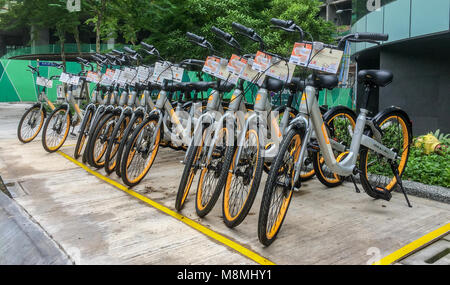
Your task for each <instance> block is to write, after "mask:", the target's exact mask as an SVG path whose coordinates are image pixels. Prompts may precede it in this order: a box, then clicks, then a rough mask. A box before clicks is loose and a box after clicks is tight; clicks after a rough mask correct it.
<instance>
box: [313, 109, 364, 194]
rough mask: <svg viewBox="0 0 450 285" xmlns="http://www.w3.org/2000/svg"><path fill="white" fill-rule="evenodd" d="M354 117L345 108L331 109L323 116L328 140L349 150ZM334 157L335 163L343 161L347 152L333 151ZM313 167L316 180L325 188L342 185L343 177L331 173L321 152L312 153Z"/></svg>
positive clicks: (352, 113) (353, 114)
mask: <svg viewBox="0 0 450 285" xmlns="http://www.w3.org/2000/svg"><path fill="white" fill-rule="evenodd" d="M355 122H356V115H355V113H354V112H353V111H351V110H350V109H347V108H340V107H339V108H335V109H331V110H330V111H329V112H327V113H326V114H325V115H324V123H325V126H327V130H328V134H329V138H330V140H334V141H336V142H339V143H341V144H343V145H345V146H346V148H347V149H348V148H350V144H351V142H352V135H351V133H350V130H349V128H351V129H352V130H354V129H355V124H356V123H355ZM333 152H334V157H336V158H337V159H336V160H337V161H338V162H339V161H341V160H343V159H344V158H345V157H346V155H347V154H348V152H347V151H344V152H340V151H338V150H333ZM313 166H314V170H315V172H316V176H317V179H319V181H320V182H321V183H322V184H323V185H325V186H327V187H336V186H339V185H341V184H342V182H343V181H344V179H343V177H342V176H340V175H337V174H336V173H333V172H332V171H331V170H330V169H329V168H328V166H327V165H326V164H325V160H324V158H323V156H322V152H321V150H318V151H316V152H314V153H313Z"/></svg>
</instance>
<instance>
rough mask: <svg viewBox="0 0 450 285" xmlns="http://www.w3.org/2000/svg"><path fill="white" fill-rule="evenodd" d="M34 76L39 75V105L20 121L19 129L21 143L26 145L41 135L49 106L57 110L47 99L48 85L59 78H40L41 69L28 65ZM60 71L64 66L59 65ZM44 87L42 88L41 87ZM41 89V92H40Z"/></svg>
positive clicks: (27, 112) (30, 109)
mask: <svg viewBox="0 0 450 285" xmlns="http://www.w3.org/2000/svg"><path fill="white" fill-rule="evenodd" d="M28 68H30V71H31V73H32V74H37V83H39V84H36V85H37V86H38V94H39V95H38V103H36V104H34V105H33V106H31V108H29V109H28V110H27V111H26V112H25V113H24V114H23V115H22V118H21V119H20V121H19V125H18V127H17V137H18V139H19V141H21V142H22V143H24V144H26V143H29V142H31V141H33V140H34V139H35V138H36V137H37V136H38V134H39V133H40V131H41V129H42V126H43V125H44V121H45V118H47V109H46V106H48V107H49V108H50V109H51V110H52V111H53V110H54V109H55V108H56V107H55V105H54V104H53V103H52V102H51V101H50V100H49V99H48V97H47V92H46V90H47V86H48V85H47V83H48V82H52V81H53V80H54V79H56V78H58V76H52V77H50V79H49V80H46V79H45V78H43V77H41V76H40V73H39V67H33V66H31V65H28ZM57 68H58V69H61V68H63V65H62V64H60V65H57ZM41 85H42V86H41ZM40 88H41V90H39V89H40Z"/></svg>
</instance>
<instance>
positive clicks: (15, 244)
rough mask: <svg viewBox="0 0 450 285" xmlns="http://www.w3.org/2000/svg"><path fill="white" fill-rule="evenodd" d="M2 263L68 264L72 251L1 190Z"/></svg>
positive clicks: (0, 256) (0, 245)
mask: <svg viewBox="0 0 450 285" xmlns="http://www.w3.org/2000/svg"><path fill="white" fill-rule="evenodd" d="M0 233H1V234H0V265H5V264H8V265H52V264H55V265H68V264H72V261H71V260H70V259H69V257H68V255H67V254H66V253H65V252H64V251H63V250H62V249H61V248H59V246H58V245H57V243H55V242H54V241H53V239H52V238H51V237H49V236H48V235H47V233H45V231H44V230H43V229H42V228H41V227H40V226H39V225H38V224H37V223H35V222H34V221H33V220H32V219H31V218H30V217H29V216H28V214H27V213H26V212H25V211H24V210H23V209H21V208H20V207H19V206H18V205H17V204H16V203H15V201H14V200H12V199H10V198H9V197H8V196H6V195H5V194H4V193H3V192H0Z"/></svg>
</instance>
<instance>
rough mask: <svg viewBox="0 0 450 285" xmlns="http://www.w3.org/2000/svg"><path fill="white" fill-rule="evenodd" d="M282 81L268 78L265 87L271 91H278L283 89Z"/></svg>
mask: <svg viewBox="0 0 450 285" xmlns="http://www.w3.org/2000/svg"><path fill="white" fill-rule="evenodd" d="M283 85H284V82H283V81H281V80H278V79H275V78H270V77H269V78H268V79H267V81H266V89H267V90H269V91H272V92H275V93H277V92H280V91H281V89H283Z"/></svg>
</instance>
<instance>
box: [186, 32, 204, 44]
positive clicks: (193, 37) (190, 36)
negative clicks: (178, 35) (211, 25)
mask: <svg viewBox="0 0 450 285" xmlns="http://www.w3.org/2000/svg"><path fill="white" fill-rule="evenodd" d="M186 37H187V38H188V39H189V40H191V41H193V42H195V43H199V44H202V43H204V42H205V40H206V39H205V38H204V37H201V36H197V35H196V34H194V33H191V32H187V33H186Z"/></svg>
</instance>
